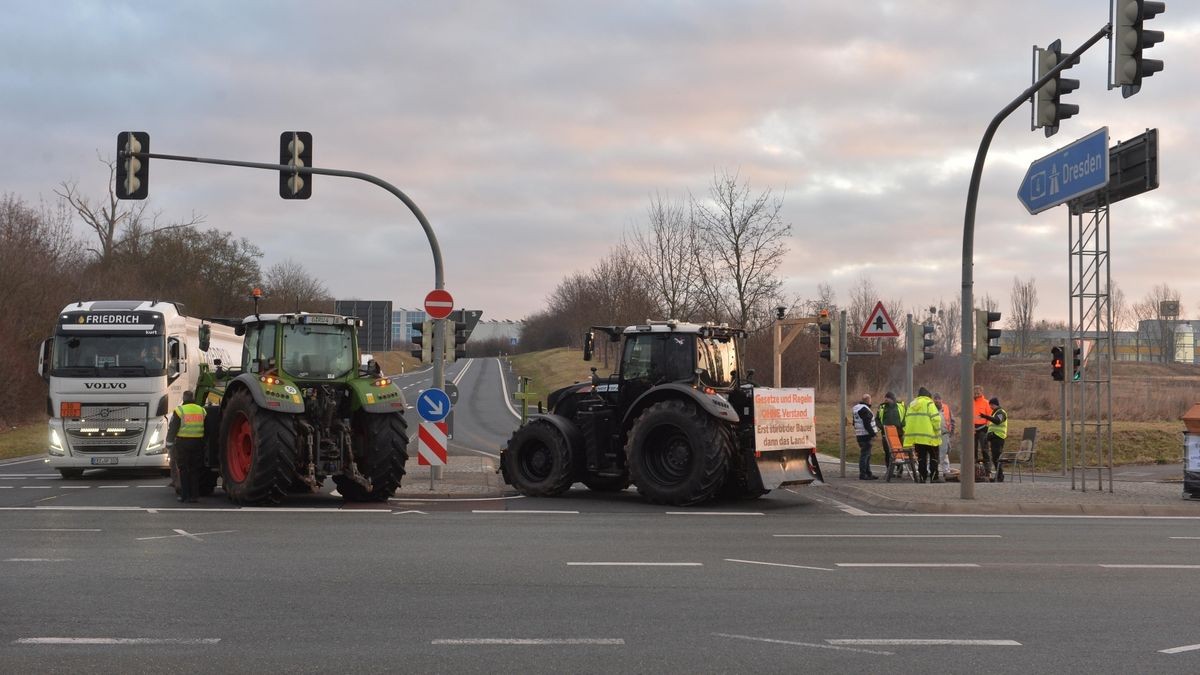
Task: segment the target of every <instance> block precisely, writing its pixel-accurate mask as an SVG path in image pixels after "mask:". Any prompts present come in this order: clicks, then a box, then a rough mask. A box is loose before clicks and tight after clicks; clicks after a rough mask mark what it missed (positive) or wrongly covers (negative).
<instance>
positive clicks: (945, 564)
mask: <svg viewBox="0 0 1200 675" xmlns="http://www.w3.org/2000/svg"><path fill="white" fill-rule="evenodd" d="M834 564H835V565H837V566H838V567H979V565H978V564H976V563H834Z"/></svg>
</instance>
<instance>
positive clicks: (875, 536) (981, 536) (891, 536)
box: [771, 534, 1001, 539]
mask: <svg viewBox="0 0 1200 675" xmlns="http://www.w3.org/2000/svg"><path fill="white" fill-rule="evenodd" d="M771 536H772V537H808V538H838V539H841V538H845V539H1000V538H1001V536H1000V535H998V534H773V535H771Z"/></svg>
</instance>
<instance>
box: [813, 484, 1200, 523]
mask: <svg viewBox="0 0 1200 675" xmlns="http://www.w3.org/2000/svg"><path fill="white" fill-rule="evenodd" d="M826 486H827V487H828V488H829V489H830V490H832V491H833V492H836V493H838V494H839V495H841V496H844V497H848V498H850V499H852V500H854V501H858V502H861V503H864V504H868V505H870V506H876V507H880V508H886V509H894V510H896V511H904V512H909V513H941V514H946V515H977V514H985V515H1009V516H1025V515H1038V516H1149V517H1159V518H1169V517H1180V516H1191V517H1193V518H1200V504H1195V503H1192V504H1044V503H1040V502H1007V503H1005V502H978V501H967V500H961V501H956V502H949V501H939V502H921V501H908V500H901V499H893V498H891V497H885V496H883V495H880V494H877V493H875V492H872V491H870V490H865V489H863V488H859V487H856V486H853V485H833V484H831V483H826ZM1180 499H1181V501H1182V497H1181V498H1180Z"/></svg>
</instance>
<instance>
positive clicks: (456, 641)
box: [429, 638, 625, 645]
mask: <svg viewBox="0 0 1200 675" xmlns="http://www.w3.org/2000/svg"><path fill="white" fill-rule="evenodd" d="M429 644H432V645H623V644H625V640H623V639H622V638H446V639H441V640H430V641H429Z"/></svg>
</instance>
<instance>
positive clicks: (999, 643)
mask: <svg viewBox="0 0 1200 675" xmlns="http://www.w3.org/2000/svg"><path fill="white" fill-rule="evenodd" d="M826 642H828V643H829V644H831V645H863V646H867V647H902V646H917V647H936V646H942V645H954V646H962V647H1020V646H1021V643H1020V642H1017V641H1016V640H926V639H916V640H893V639H886V638H885V639H867V640H826Z"/></svg>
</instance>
